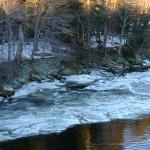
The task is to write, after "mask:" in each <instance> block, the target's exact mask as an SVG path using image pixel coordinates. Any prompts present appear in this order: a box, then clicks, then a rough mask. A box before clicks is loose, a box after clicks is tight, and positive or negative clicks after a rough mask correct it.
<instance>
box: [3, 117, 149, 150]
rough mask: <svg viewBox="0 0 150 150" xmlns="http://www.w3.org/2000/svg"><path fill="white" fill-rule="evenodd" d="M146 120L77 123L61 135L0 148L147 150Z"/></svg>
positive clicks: (21, 140) (47, 136)
mask: <svg viewBox="0 0 150 150" xmlns="http://www.w3.org/2000/svg"><path fill="white" fill-rule="evenodd" d="M149 148H150V119H149V118H145V119H141V120H136V121H133V120H117V121H112V122H109V123H100V124H91V125H80V126H75V127H72V128H69V129H67V130H66V131H64V132H62V133H61V134H50V135H41V136H37V137H29V138H24V139H18V140H15V141H10V142H5V143H0V150H148V149H149Z"/></svg>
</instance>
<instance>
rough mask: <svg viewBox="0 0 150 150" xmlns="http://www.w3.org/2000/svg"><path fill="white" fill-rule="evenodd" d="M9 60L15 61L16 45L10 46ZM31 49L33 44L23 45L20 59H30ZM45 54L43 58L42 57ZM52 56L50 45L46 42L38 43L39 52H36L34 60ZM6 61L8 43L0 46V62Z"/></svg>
mask: <svg viewBox="0 0 150 150" xmlns="http://www.w3.org/2000/svg"><path fill="white" fill-rule="evenodd" d="M11 49H12V50H11V60H14V59H15V54H16V49H17V43H12V44H11ZM32 49H33V42H29V43H28V44H24V46H23V52H22V58H23V59H31V55H32ZM43 54H45V56H44V55H43ZM51 54H52V45H51V44H50V43H48V42H39V50H38V51H37V52H36V55H35V58H37V59H38V58H41V57H46V55H47V56H49V55H51ZM7 60H8V43H5V44H4V45H0V62H6V61H7Z"/></svg>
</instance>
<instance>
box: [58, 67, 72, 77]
mask: <svg viewBox="0 0 150 150" xmlns="http://www.w3.org/2000/svg"><path fill="white" fill-rule="evenodd" d="M60 74H61V75H63V76H70V75H72V74H74V73H73V71H72V70H71V69H69V68H66V69H63V70H61V72H60Z"/></svg>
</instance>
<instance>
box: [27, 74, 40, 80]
mask: <svg viewBox="0 0 150 150" xmlns="http://www.w3.org/2000/svg"><path fill="white" fill-rule="evenodd" d="M29 80H30V81H41V80H42V78H41V77H40V76H38V75H35V74H32V75H31V77H30V79H29Z"/></svg>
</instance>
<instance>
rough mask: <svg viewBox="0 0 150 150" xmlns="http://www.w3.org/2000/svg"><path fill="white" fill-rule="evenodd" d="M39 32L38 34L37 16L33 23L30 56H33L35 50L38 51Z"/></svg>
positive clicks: (38, 23)
mask: <svg viewBox="0 0 150 150" xmlns="http://www.w3.org/2000/svg"><path fill="white" fill-rule="evenodd" d="M39 34H40V16H38V17H37V19H36V23H35V29H34V39H33V50H32V58H33V57H34V55H35V52H36V51H38V44H39Z"/></svg>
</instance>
